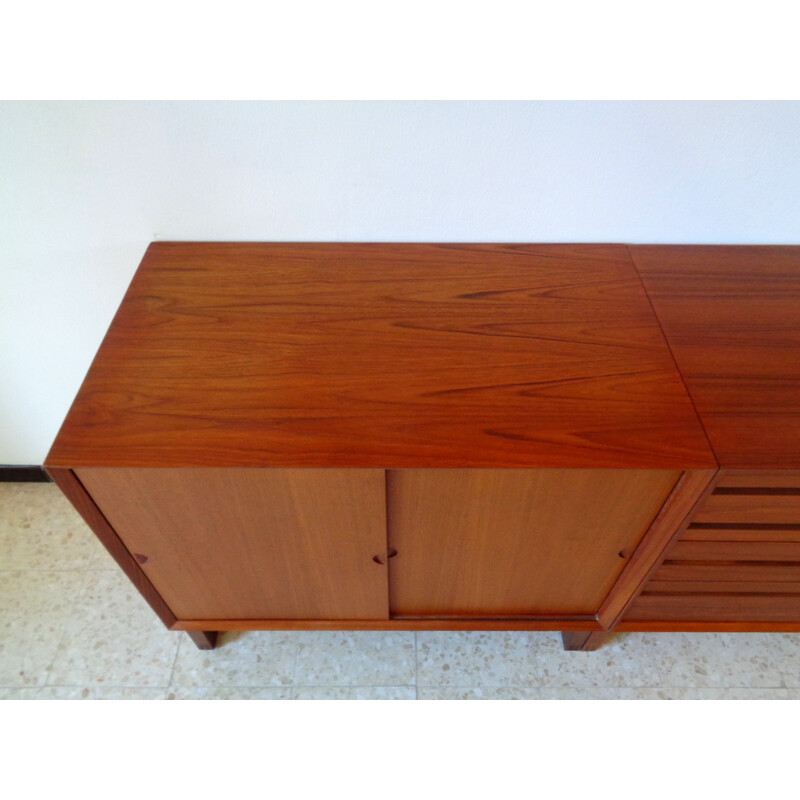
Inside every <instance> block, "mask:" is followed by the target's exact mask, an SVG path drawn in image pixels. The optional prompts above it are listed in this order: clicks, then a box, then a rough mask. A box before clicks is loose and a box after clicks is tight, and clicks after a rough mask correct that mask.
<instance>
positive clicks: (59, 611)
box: [0, 572, 84, 686]
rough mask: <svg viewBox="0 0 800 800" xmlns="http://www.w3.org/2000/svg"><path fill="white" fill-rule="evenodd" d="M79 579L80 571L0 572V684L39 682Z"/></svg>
mask: <svg viewBox="0 0 800 800" xmlns="http://www.w3.org/2000/svg"><path fill="white" fill-rule="evenodd" d="M83 583H84V573H81V572H0V686H42V685H44V684H45V683H46V681H47V676H48V671H49V670H50V668H51V665H52V664H53V660H54V659H55V657H56V653H57V652H58V645H59V642H60V641H61V638H62V636H63V635H64V632H65V629H66V627H67V625H68V624H69V620H70V619H71V618H72V616H73V613H74V609H75V607H76V603H77V601H78V598H79V597H80V594H81V589H82V587H83Z"/></svg>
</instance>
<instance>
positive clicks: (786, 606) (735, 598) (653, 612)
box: [625, 594, 800, 630]
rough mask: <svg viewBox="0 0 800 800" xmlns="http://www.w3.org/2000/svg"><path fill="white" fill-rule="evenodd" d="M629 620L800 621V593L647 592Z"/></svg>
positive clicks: (634, 608)
mask: <svg viewBox="0 0 800 800" xmlns="http://www.w3.org/2000/svg"><path fill="white" fill-rule="evenodd" d="M625 619H626V621H631V622H634V623H635V622H636V621H637V620H668V619H673V620H709V621H717V622H728V621H736V620H740V621H744V620H753V621H760V622H764V621H767V620H769V621H773V622H782V621H786V622H800V595H784V594H782V595H776V596H774V597H773V596H769V595H738V594H736V595H725V594H721V595H713V594H697V595H656V594H654V595H650V594H643V595H641V596H640V597H638V598H637V599H636V602H635V603H634V604H633V605H632V606H631V608H630V609H629V611H628V613H627V615H626V617H625ZM704 630H705V629H704ZM770 630H773V628H770Z"/></svg>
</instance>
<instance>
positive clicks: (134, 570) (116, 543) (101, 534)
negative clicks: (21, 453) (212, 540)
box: [47, 467, 177, 628]
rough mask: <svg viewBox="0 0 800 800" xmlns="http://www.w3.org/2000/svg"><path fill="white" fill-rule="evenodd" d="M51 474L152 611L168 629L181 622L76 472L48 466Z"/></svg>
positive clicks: (48, 471) (54, 481)
mask: <svg viewBox="0 0 800 800" xmlns="http://www.w3.org/2000/svg"><path fill="white" fill-rule="evenodd" d="M47 473H48V475H50V477H51V478H52V479H53V483H55V484H56V486H58V488H59V489H61V491H62V492H63V493H64V495H65V496H66V498H67V499H68V500H69V501H70V503H72V505H73V506H74V508H75V510H76V511H77V512H78V513H79V514H80V515H81V517H83V520H84V522H85V523H86V524H87V525H88V526H89V527H90V528H91V529H92V531H93V533H94V534H95V536H97V538H98V539H99V540H100V542H101V543H102V544H103V546H104V547H105V548H106V550H108V552H109V554H110V555H111V557H112V558H113V559H114V561H116V562H117V564H118V565H119V567H120V568H121V569H122V571H123V572H124V573H125V574H126V575H127V576H128V578H129V580H130V581H131V583H132V584H133V585H134V586H135V587H136V588H137V589H138V590H139V593H140V594H141V595H142V597H143V598H144V599H145V600H146V601H147V602H148V603H149V605H150V608H152V609H153V611H155V612H156V614H157V615H158V617H159V619H160V620H161V621H162V622H163V623H164V625H166V626H167V627H168V628H169V627H171V626H172V625H173V624H174V623H175V621H176V619H177V618H176V616H175V614H174V613H173V611H172V609H171V608H170V607H169V606H168V605H167V604H166V602H165V601H164V598H163V597H162V596H161V595H160V594H159V593H158V590H157V589H156V588H155V586H153V584H152V583H151V582H150V579H149V578H148V577H147V575H146V574H145V573H144V572H143V571H142V568H141V566H140V565H139V563H138V562H137V561H136V559H135V558H134V557H133V556H132V555H131V553H130V552H129V550H128V548H127V547H126V546H125V544H124V543H123V542H122V540H121V539H120V538H119V536H118V535H117V533H116V531H115V530H114V529H113V528H112V527H111V525H109V523H108V520H107V519H106V518H105V517H104V516H103V513H102V512H101V510H100V509H99V508H98V507H97V504H96V503H95V501H94V500H93V499H92V497H91V495H89V493H88V492H87V491H86V488H85V487H84V485H83V484H82V483H81V482H80V481H79V480H78V478H77V476H76V475H75V474H74V473H73V471H72V470H70V469H59V468H57V467H48V468H47Z"/></svg>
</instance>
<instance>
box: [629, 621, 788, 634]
mask: <svg viewBox="0 0 800 800" xmlns="http://www.w3.org/2000/svg"><path fill="white" fill-rule="evenodd" d="M614 631H615V632H619V633H623V632H632V631H640V632H654V633H667V632H671V631H683V632H687V633H693V632H694V633H702V632H709V633H710V632H714V631H718V632H720V633H759V632H760V633H781V632H784V633H800V621H797V622H793V621H792V620H768V621H759V620H757V619H749V620H744V621H742V620H739V621H732V620H729V619H728V620H721V621H720V620H694V619H688V620H687V619H684V620H632V621H630V622H629V621H628V620H622V622H620V623H619V625H617V627H616V628H615V629H614Z"/></svg>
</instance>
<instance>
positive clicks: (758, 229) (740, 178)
mask: <svg viewBox="0 0 800 800" xmlns="http://www.w3.org/2000/svg"><path fill="white" fill-rule="evenodd" d="M799 230H800V103H796V102H792V103H768V102H751V103H706V102H689V103H661V102H653V103H650V102H645V103H629V102H623V103H600V102H587V103H572V102H570V103H553V102H542V103H383V102H368V103H349V102H347V103H337V102H324V103H243V104H240V103H208V102H202V103H24V104H18V103H5V104H0V464H37V463H41V462H42V460H43V459H44V456H45V455H46V453H47V450H48V448H49V446H50V444H51V442H52V440H53V438H54V436H55V434H56V432H57V430H58V426H59V425H60V423H61V420H62V419H63V417H64V415H65V414H66V411H67V409H68V407H69V404H70V403H71V401H72V398H73V397H74V395H75V392H76V391H77V389H78V387H79V385H80V382H81V380H82V379H83V376H84V374H85V372H86V370H87V369H88V367H89V364H90V362H91V359H92V357H93V355H94V353H95V350H96V349H97V346H98V345H99V343H100V340H101V338H102V336H103V333H104V332H105V329H106V327H107V326H108V324H109V322H110V320H111V317H112V316H113V314H114V311H115V310H116V307H117V305H118V303H119V301H120V299H121V297H122V294H123V292H124V290H125V288H126V286H127V284H128V281H129V280H130V278H131V276H132V274H133V272H134V270H135V269H136V266H137V264H138V263H139V260H140V258H141V255H142V253H143V251H144V249H145V247H146V246H147V244H148V242H150V241H151V240H153V239H205V240H208V239H218V240H297V241H315V240H317V241H319V240H322V241H326V240H327V241H514V242H536V241H542V242H544V241H562V242H565V241H573V242H581V241H584V242H591V241H595V242H601V241H602V242H687V243H720V242H728V243H776V244H787V243H797V242H798V240H799V239H800V236H799V235H798V231H799Z"/></svg>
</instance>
